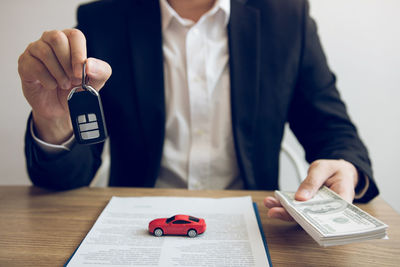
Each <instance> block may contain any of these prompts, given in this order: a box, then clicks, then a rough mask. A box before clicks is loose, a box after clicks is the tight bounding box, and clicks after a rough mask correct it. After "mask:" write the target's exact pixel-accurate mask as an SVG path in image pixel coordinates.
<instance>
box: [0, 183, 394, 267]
mask: <svg viewBox="0 0 400 267" xmlns="http://www.w3.org/2000/svg"><path fill="white" fill-rule="evenodd" d="M272 194H273V192H267V191H189V190H181V189H143V188H141V189H139V188H80V189H76V190H71V191H63V192H53V191H47V190H44V189H40V188H37V187H29V186H0V266H62V265H63V264H64V263H65V262H66V261H67V260H68V258H69V257H70V256H71V255H72V253H73V252H74V250H75V249H76V247H77V246H78V245H79V243H80V242H81V241H82V239H83V238H84V237H85V235H86V234H87V233H88V231H89V230H90V228H91V227H92V225H93V223H94V222H95V221H96V219H97V217H98V216H99V215H100V213H101V211H102V210H103V209H104V207H105V205H106V204H107V203H108V201H109V200H110V198H111V197H112V196H125V197H129V196H132V197H134V196H186V197H188V196H193V197H234V196H247V195H251V196H252V198H253V201H254V202H256V203H257V204H258V208H259V213H260V216H261V221H262V224H263V228H264V232H265V236H266V238H267V243H268V248H269V251H270V255H271V259H272V264H273V265H274V266H400V215H399V214H398V213H396V212H395V211H394V210H393V209H392V208H391V207H390V206H389V205H388V204H387V203H386V202H385V201H383V200H382V199H381V198H379V197H378V198H376V199H375V200H373V201H372V202H370V203H368V204H363V205H358V206H359V207H360V208H362V209H363V210H365V211H367V212H368V213H370V214H372V215H373V216H375V217H377V218H378V219H380V220H382V221H383V222H385V223H386V224H388V225H389V230H388V235H389V240H371V241H366V242H362V243H354V244H349V245H344V246H336V247H329V248H322V247H320V246H319V245H318V244H317V243H316V242H314V240H313V239H312V238H311V237H310V236H308V234H307V233H306V232H305V231H304V230H303V229H302V228H301V227H300V226H299V225H297V224H296V223H294V222H293V223H288V222H282V221H279V220H276V219H270V218H268V217H267V215H266V213H267V209H266V208H265V207H264V206H263V204H262V201H263V199H264V197H266V196H268V195H272Z"/></svg>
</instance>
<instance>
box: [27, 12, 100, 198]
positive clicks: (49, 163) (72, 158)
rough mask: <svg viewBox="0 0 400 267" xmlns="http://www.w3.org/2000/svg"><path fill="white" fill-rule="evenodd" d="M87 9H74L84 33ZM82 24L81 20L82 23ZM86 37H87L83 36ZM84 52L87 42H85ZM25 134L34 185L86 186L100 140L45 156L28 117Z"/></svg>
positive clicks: (97, 158) (97, 157)
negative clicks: (32, 133) (33, 133)
mask: <svg viewBox="0 0 400 267" xmlns="http://www.w3.org/2000/svg"><path fill="white" fill-rule="evenodd" d="M84 12H89V11H88V10H83V11H82V8H79V9H78V16H77V17H78V26H77V28H78V29H80V30H81V31H82V32H83V33H84V34H85V36H86V35H87V34H88V29H87V27H85V26H84V25H83V24H82V20H84V18H85V16H84V14H82V13H84ZM84 23H85V22H84ZM86 38H87V36H86ZM87 46H88V47H87V48H88V55H89V54H90V50H91V49H90V47H89V46H90V42H87ZM31 117H32V115H31V116H30V117H29V119H28V126H27V129H26V134H25V157H26V164H27V170H28V174H29V177H30V179H31V181H32V183H33V184H34V185H37V186H40V187H44V188H49V189H55V190H65V189H72V188H77V187H81V186H88V185H89V184H90V182H91V181H92V179H93V178H94V176H95V174H96V172H97V170H98V168H99V166H100V165H101V153H102V151H103V143H100V144H96V145H90V146H87V145H79V144H74V145H73V146H72V148H71V151H65V152H61V153H59V154H57V155H48V154H46V153H45V152H44V151H42V150H41V148H40V147H38V145H37V144H36V142H35V140H34V139H33V137H32V136H31V132H30V127H29V126H30V120H31Z"/></svg>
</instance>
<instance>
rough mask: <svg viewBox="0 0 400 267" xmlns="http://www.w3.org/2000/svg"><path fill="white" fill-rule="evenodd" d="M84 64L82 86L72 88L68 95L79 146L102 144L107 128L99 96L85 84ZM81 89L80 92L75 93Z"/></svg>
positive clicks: (84, 67)
mask: <svg viewBox="0 0 400 267" xmlns="http://www.w3.org/2000/svg"><path fill="white" fill-rule="evenodd" d="M86 79H87V78H86V62H85V63H84V64H83V69H82V85H81V86H78V87H74V88H72V90H71V92H70V93H69V95H68V106H69V113H70V116H71V122H72V127H73V130H74V135H75V139H76V141H77V142H78V143H79V144H85V145H91V144H96V143H100V142H104V141H105V139H106V137H107V128H106V123H105V119H104V114H103V106H102V104H101V99H100V94H99V93H98V92H97V91H96V90H95V89H94V88H93V87H91V86H90V85H87V84H86ZM79 89H83V90H82V91H77V90H79Z"/></svg>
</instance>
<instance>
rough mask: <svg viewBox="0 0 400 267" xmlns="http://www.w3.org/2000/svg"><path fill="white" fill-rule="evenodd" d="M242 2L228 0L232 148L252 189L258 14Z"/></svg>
mask: <svg viewBox="0 0 400 267" xmlns="http://www.w3.org/2000/svg"><path fill="white" fill-rule="evenodd" d="M245 2H246V1H241V0H232V2H231V15H230V18H231V19H230V22H229V26H228V32H229V37H228V38H229V53H230V75H231V105H232V107H231V108H232V125H233V126H232V128H233V134H234V138H235V148H236V154H237V156H238V163H239V166H240V169H241V174H242V176H244V177H243V178H244V181H245V184H246V187H247V188H249V189H252V188H256V182H255V178H254V173H253V165H252V155H253V139H254V133H253V132H254V127H255V125H254V122H255V119H256V108H257V99H258V90H259V82H260V75H259V73H260V67H259V63H260V17H259V11H258V10H257V9H255V8H252V7H249V6H247V5H246V4H245Z"/></svg>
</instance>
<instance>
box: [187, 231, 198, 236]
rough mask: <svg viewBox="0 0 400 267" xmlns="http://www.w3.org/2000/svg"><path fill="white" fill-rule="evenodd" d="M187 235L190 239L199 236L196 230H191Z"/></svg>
mask: <svg viewBox="0 0 400 267" xmlns="http://www.w3.org/2000/svg"><path fill="white" fill-rule="evenodd" d="M187 235H188V236H189V237H196V236H197V232H196V230H194V229H190V230H189V231H188V232H187Z"/></svg>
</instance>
